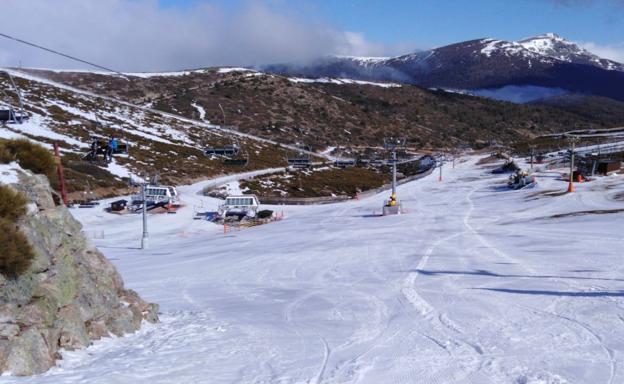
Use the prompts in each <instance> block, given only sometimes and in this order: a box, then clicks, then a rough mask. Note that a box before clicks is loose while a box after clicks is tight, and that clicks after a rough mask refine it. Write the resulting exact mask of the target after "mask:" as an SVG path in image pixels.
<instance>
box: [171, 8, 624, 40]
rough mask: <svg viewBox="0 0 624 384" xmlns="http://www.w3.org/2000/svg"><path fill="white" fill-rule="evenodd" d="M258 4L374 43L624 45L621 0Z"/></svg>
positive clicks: (623, 14) (623, 9)
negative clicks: (537, 38) (544, 39)
mask: <svg viewBox="0 0 624 384" xmlns="http://www.w3.org/2000/svg"><path fill="white" fill-rule="evenodd" d="M159 2H160V4H161V5H162V6H164V7H169V8H176V7H179V8H185V7H192V6H193V5H196V4H199V3H209V4H214V5H216V6H218V7H221V8H224V9H228V10H229V11H230V12H236V10H237V8H243V7H245V6H247V5H248V4H249V3H250V1H247V0H227V1H223V0H213V1H210V0H159ZM251 2H254V1H251ZM255 2H256V3H257V2H258V1H255ZM260 3H262V4H264V5H266V6H268V7H270V8H271V9H273V10H274V11H275V12H280V13H284V14H286V15H290V16H291V17H293V18H297V17H299V18H301V17H303V18H305V19H307V20H314V21H315V22H318V23H327V24H329V25H331V26H333V27H335V28H337V29H341V30H346V31H352V32H357V33H360V34H362V35H363V36H364V37H365V38H366V39H367V40H370V41H372V42H378V43H382V44H388V45H393V44H398V45H400V46H414V47H415V48H430V47H435V46H441V45H445V44H449V43H453V42H458V41H462V40H468V39H473V38H480V37H494V38H501V39H506V40H516V39H520V38H522V37H527V36H533V35H537V34H541V33H545V32H555V33H558V34H559V35H561V36H562V37H565V38H567V39H570V40H574V41H580V42H591V43H594V44H598V45H604V46H619V45H621V44H622V43H624V1H622V0H513V1H512V0H480V1H470V0H439V1H434V0H413V1H407V0H316V1H306V0H291V1H288V0H281V1H280V0H273V1H260Z"/></svg>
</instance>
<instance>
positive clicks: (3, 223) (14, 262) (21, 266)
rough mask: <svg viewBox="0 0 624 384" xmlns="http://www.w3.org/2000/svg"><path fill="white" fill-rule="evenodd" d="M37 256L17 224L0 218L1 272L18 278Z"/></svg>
mask: <svg viewBox="0 0 624 384" xmlns="http://www.w3.org/2000/svg"><path fill="white" fill-rule="evenodd" d="M34 258H35V254H34V252H33V250H32V248H31V246H30V244H28V240H27V239H26V236H24V235H23V234H22V233H21V232H20V231H19V230H18V229H17V227H16V226H15V224H13V223H11V222H9V221H7V220H5V219H0V273H2V274H3V275H5V276H7V277H9V278H16V277H19V276H20V275H21V274H22V273H24V272H25V271H26V270H27V269H28V268H29V267H30V264H31V263H32V261H33V259H34Z"/></svg>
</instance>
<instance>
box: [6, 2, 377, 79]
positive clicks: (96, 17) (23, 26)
mask: <svg viewBox="0 0 624 384" xmlns="http://www.w3.org/2000/svg"><path fill="white" fill-rule="evenodd" d="M2 9H3V13H4V14H5V17H3V18H2V24H1V26H0V32H3V33H6V34H9V35H14V36H16V37H19V38H22V39H24V40H29V41H33V42H35V43H38V44H40V45H43V46H48V47H50V48H53V49H56V50H59V51H62V52H65V53H68V54H71V55H74V56H77V57H80V58H83V59H85V60H89V61H92V62H95V63H98V64H101V65H104V66H109V67H112V68H114V69H118V70H121V71H160V70H175V69H189V68H199V67H206V66H216V65H258V64H267V63H275V62H286V61H301V60H306V59H310V58H314V57H318V56H322V55H327V54H340V55H365V56H372V55H382V54H384V53H386V51H385V47H384V46H383V45H380V44H374V43H371V42H369V41H367V40H366V39H365V38H364V37H363V36H362V35H361V34H358V33H354V32H349V31H342V30H339V29H336V28H334V27H332V26H330V25H327V24H323V23H319V22H313V21H308V20H307V19H306V18H305V17H303V16H301V15H293V14H292V13H288V14H287V13H280V12H279V11H278V10H276V7H269V6H266V5H263V4H262V3H260V2H257V1H250V2H248V3H246V4H245V5H244V6H243V7H242V8H238V9H236V11H226V10H224V9H222V8H220V7H217V6H215V5H214V4H211V3H210V2H207V1H206V2H201V3H198V4H197V5H195V6H193V7H190V8H184V9H178V8H166V9H163V8H161V7H159V5H158V2H157V0H57V1H50V0H2ZM6 15H10V17H8V16H6ZM19 62H21V63H22V65H23V66H29V67H52V68H84V66H82V65H80V64H76V63H74V62H71V61H68V60H67V59H63V58H59V57H57V56H54V55H52V54H49V53H46V52H43V51H39V50H36V49H34V48H31V47H27V46H22V45H19V44H17V43H15V42H12V41H9V40H5V39H0V66H17V65H18V63H19Z"/></svg>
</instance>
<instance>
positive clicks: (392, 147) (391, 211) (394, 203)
mask: <svg viewBox="0 0 624 384" xmlns="http://www.w3.org/2000/svg"><path fill="white" fill-rule="evenodd" d="M404 147H405V139H400V138H396V137H387V138H385V139H384V148H386V149H387V150H389V151H390V153H391V156H392V157H391V158H390V160H389V163H391V164H392V194H391V195H390V198H389V199H388V200H386V201H385V202H384V205H383V209H382V215H383V216H387V215H400V214H401V213H403V206H402V205H401V202H400V201H398V200H397V193H396V179H397V177H396V173H397V149H399V148H404Z"/></svg>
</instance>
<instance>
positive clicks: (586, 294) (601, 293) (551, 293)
mask: <svg viewBox="0 0 624 384" xmlns="http://www.w3.org/2000/svg"><path fill="white" fill-rule="evenodd" d="M472 289H478V290H481V291H492V292H501V293H513V294H518V295H538V296H568V297H624V291H592V292H566V291H538V290H531V289H527V290H525V289H510V288H472Z"/></svg>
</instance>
